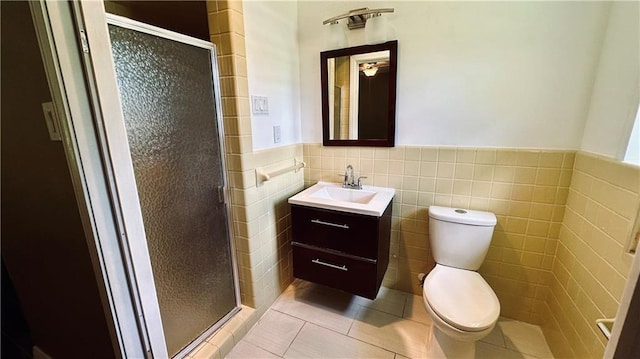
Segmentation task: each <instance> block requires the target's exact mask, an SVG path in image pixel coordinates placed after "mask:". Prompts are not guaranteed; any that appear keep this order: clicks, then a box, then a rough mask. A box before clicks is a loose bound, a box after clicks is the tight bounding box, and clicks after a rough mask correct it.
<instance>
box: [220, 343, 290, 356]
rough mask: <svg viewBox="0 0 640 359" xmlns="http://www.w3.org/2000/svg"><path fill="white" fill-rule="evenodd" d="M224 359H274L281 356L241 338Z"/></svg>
mask: <svg viewBox="0 0 640 359" xmlns="http://www.w3.org/2000/svg"><path fill="white" fill-rule="evenodd" d="M225 358H226V359H247V358H252V359H275V358H281V357H279V356H277V355H275V354H273V353H270V352H268V351H266V350H264V349H262V348H260V347H258V346H255V345H253V344H251V343H249V342H248V341H246V340H241V341H240V343H238V344H236V346H235V347H234V348H233V350H232V351H231V352H230V353H229V354H228V355H227V356H226V357H225Z"/></svg>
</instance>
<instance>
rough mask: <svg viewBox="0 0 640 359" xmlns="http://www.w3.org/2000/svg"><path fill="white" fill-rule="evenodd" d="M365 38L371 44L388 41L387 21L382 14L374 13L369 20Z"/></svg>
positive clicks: (365, 29)
mask: <svg viewBox="0 0 640 359" xmlns="http://www.w3.org/2000/svg"><path fill="white" fill-rule="evenodd" d="M364 39H365V42H366V43H367V44H370V45H372V44H379V43H381V42H385V41H387V21H386V18H385V17H384V16H382V14H379V13H378V14H372V15H371V17H370V18H369V19H368V20H367V24H366V25H365V28H364Z"/></svg>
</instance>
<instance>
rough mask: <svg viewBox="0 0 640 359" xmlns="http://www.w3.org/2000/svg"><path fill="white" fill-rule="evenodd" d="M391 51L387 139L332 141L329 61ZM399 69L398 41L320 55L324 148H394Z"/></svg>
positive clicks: (324, 52)
mask: <svg viewBox="0 0 640 359" xmlns="http://www.w3.org/2000/svg"><path fill="white" fill-rule="evenodd" d="M387 50H388V51H389V98H388V101H389V102H388V111H387V134H388V136H387V138H386V139H357V140H342V139H339V140H332V139H330V136H329V131H330V128H329V71H328V65H327V63H328V61H327V60H328V59H330V58H336V57H342V56H353V55H360V54H367V53H371V52H378V51H387ZM397 68H398V41H397V40H394V41H388V42H385V43H382V44H376V45H363V46H355V47H349V48H345V49H338V50H331V51H323V52H321V53H320V81H321V85H322V144H323V145H324V146H364V147H393V146H394V144H395V132H396V131H395V130H396V78H397Z"/></svg>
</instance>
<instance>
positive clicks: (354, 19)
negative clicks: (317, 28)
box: [322, 7, 394, 30]
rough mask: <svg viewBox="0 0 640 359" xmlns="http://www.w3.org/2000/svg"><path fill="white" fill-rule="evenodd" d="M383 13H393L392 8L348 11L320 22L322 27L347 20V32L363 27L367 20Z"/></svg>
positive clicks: (366, 8)
mask: <svg viewBox="0 0 640 359" xmlns="http://www.w3.org/2000/svg"><path fill="white" fill-rule="evenodd" d="M385 12H394V9H393V8H383V9H369V8H368V7H363V8H361V9H354V10H350V11H349V12H348V13H346V14H342V15H338V16H334V17H332V18H330V19H327V20H325V21H323V22H322V25H327V24H332V25H334V24H337V23H338V21H339V20H342V19H348V21H347V27H348V28H349V30H353V29H361V28H363V27H365V25H366V24H367V19H370V18H373V17H377V16H382V14H383V13H385Z"/></svg>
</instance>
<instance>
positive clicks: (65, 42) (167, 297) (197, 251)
mask: <svg viewBox="0 0 640 359" xmlns="http://www.w3.org/2000/svg"><path fill="white" fill-rule="evenodd" d="M32 13H33V16H34V21H35V23H36V24H37V26H36V27H37V28H38V33H39V42H40V44H41V47H42V48H43V49H46V51H45V50H43V58H45V62H46V63H47V66H48V78H49V82H50V87H51V89H52V92H53V93H57V94H58V95H59V96H54V97H58V99H57V104H56V106H57V108H58V110H60V113H61V114H62V113H64V114H65V115H66V116H67V118H66V119H63V120H62V124H61V127H62V129H63V132H65V133H66V135H65V136H64V137H65V139H64V140H65V149H66V151H67V157H68V158H69V160H68V161H69V164H70V168H71V171H72V172H73V171H74V170H76V171H78V173H80V176H78V180H77V181H76V182H77V183H75V184H74V185H75V186H76V192H78V193H81V195H82V197H83V199H84V200H85V201H86V207H87V208H88V209H87V208H84V209H83V208H82V203H81V205H80V210H81V212H83V211H84V210H86V212H87V213H86V215H85V218H84V225H85V231H86V232H87V233H90V234H91V235H92V238H93V240H95V248H96V254H95V258H93V261H94V266H95V267H96V268H97V271H98V272H99V273H101V274H102V276H103V278H104V287H105V290H104V293H103V298H104V299H103V301H104V302H106V303H108V304H106V305H105V306H106V307H108V309H107V310H106V311H107V312H109V313H110V314H111V316H112V318H113V326H114V328H113V330H112V333H113V334H112V336H113V337H115V338H116V339H114V342H115V343H117V344H116V345H117V346H119V348H120V354H121V356H122V357H141V356H144V357H147V358H149V357H154V358H166V357H183V356H185V355H186V354H187V353H188V352H189V351H191V350H192V349H193V348H194V347H196V346H197V345H198V344H199V343H200V342H201V341H202V340H204V339H205V338H206V337H208V336H209V335H210V334H212V333H213V332H214V331H215V330H216V329H217V328H219V327H220V326H221V325H222V324H223V323H224V322H225V321H226V320H228V319H229V318H231V317H232V316H233V315H234V314H235V313H237V312H238V311H239V310H240V309H239V295H238V284H237V278H238V275H237V270H236V265H235V258H234V249H233V246H232V241H231V235H232V234H231V228H232V226H231V225H230V223H231V222H230V219H229V215H230V214H229V212H230V211H229V201H228V199H229V195H228V189H227V186H226V177H225V165H224V136H223V133H222V111H221V100H220V93H219V90H220V88H219V82H218V75H217V74H218V72H217V62H216V50H215V47H214V46H213V45H212V44H211V43H208V42H205V41H202V40H198V39H194V38H191V37H188V36H185V35H181V34H177V33H174V32H171V31H168V30H164V29H161V28H157V27H154V26H150V25H146V24H143V23H139V22H136V21H132V20H129V19H126V18H123V17H119V16H115V15H108V14H105V12H104V6H103V5H102V3H101V2H56V1H46V2H43V3H40V5H34V6H32ZM47 51H49V52H47ZM83 213H84V212H83Z"/></svg>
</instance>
